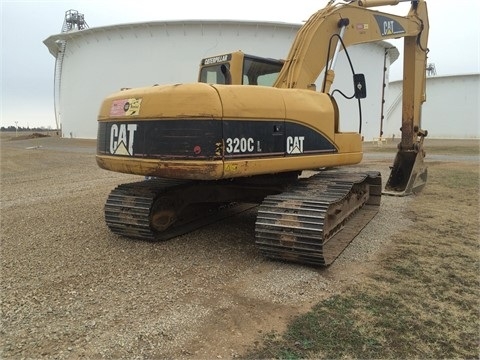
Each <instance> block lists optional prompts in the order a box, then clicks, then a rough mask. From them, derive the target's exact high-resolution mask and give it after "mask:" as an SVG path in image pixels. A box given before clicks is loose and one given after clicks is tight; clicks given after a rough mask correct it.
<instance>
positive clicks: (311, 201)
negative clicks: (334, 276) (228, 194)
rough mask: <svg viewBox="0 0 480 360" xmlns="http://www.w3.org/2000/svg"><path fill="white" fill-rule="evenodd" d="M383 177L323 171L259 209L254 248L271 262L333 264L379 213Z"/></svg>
mask: <svg viewBox="0 0 480 360" xmlns="http://www.w3.org/2000/svg"><path fill="white" fill-rule="evenodd" d="M381 194H382V180H381V175H380V173H377V172H367V173H348V172H331V173H330V172H322V173H319V174H316V175H314V176H312V177H310V178H308V179H302V181H301V182H299V184H298V185H296V186H295V187H292V188H291V189H290V190H288V189H287V190H286V191H284V192H282V193H281V194H278V195H270V196H267V197H266V198H265V199H264V201H263V202H262V204H261V205H260V207H259V209H258V215H257V221H256V224H255V238H256V244H257V246H258V248H259V249H260V252H261V253H262V254H263V255H264V256H266V257H268V258H271V259H275V260H285V261H293V262H299V263H303V264H309V265H316V266H319V265H322V266H326V265H329V264H331V263H332V262H333V261H334V260H335V259H336V258H337V257H338V256H339V255H340V253H341V252H342V251H343V250H344V249H345V248H346V247H347V246H348V244H349V243H350V242H351V241H352V240H353V238H355V236H356V235H357V234H358V233H359V232H360V231H361V230H362V229H363V227H364V226H365V225H366V224H368V222H369V221H370V220H371V219H372V218H373V217H374V216H375V214H376V213H377V212H378V208H379V206H380V199H381Z"/></svg>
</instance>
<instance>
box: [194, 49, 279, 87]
mask: <svg viewBox="0 0 480 360" xmlns="http://www.w3.org/2000/svg"><path fill="white" fill-rule="evenodd" d="M282 66H283V61H280V60H274V59H264V58H260V57H256V56H251V55H245V57H244V59H243V66H242V85H262V86H272V85H273V83H274V82H275V80H276V79H277V77H278V73H279V72H280V70H281V69H282ZM231 78H232V76H231V74H230V62H228V61H227V62H222V63H215V64H212V65H204V66H203V67H202V68H201V70H200V76H199V81H200V82H203V83H208V84H231Z"/></svg>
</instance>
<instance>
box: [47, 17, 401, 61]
mask: <svg viewBox="0 0 480 360" xmlns="http://www.w3.org/2000/svg"><path fill="white" fill-rule="evenodd" d="M186 25H198V26H199V27H200V28H202V27H203V26H212V25H213V26H218V27H220V29H221V27H222V26H228V27H231V26H235V25H237V26H239V30H240V26H249V27H251V26H257V27H258V28H259V30H260V29H261V28H272V29H277V28H290V29H291V30H292V31H295V32H297V31H298V29H300V27H301V26H302V24H295V23H285V22H274V21H251V20H245V21H244V20H242V21H239V20H168V21H150V22H140V23H127V24H117V25H108V26H99V27H93V28H88V29H83V30H71V31H68V32H64V33H60V34H56V35H51V36H49V37H48V38H46V39H45V40H44V41H43V43H44V44H45V45H46V46H47V48H48V50H49V51H50V53H51V54H52V55H53V56H54V57H55V58H56V57H57V56H58V53H59V51H60V49H61V43H62V42H64V41H68V40H73V39H77V38H82V37H88V36H94V35H95V34H99V33H104V32H109V31H115V30H120V31H132V30H133V31H134V30H136V29H151V28H158V27H160V28H163V29H164V30H165V31H167V32H168V28H169V27H170V28H173V27H183V26H186ZM372 44H378V45H379V46H382V47H383V48H385V49H388V50H389V51H388V54H389V56H390V63H391V64H393V63H394V62H395V61H396V60H397V59H398V57H399V55H400V54H399V52H398V49H397V48H396V47H395V46H394V45H392V44H390V43H389V42H387V41H379V42H375V43H372Z"/></svg>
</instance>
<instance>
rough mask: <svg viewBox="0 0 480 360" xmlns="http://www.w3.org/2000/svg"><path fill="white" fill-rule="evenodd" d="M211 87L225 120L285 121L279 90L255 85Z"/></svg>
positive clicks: (283, 106)
mask: <svg viewBox="0 0 480 360" xmlns="http://www.w3.org/2000/svg"><path fill="white" fill-rule="evenodd" d="M212 86H213V87H214V88H215V89H216V90H217V91H218V94H219V96H220V98H221V101H222V105H223V116H224V117H225V118H226V119H235V118H241V119H248V120H256V119H258V120H267V119H275V120H283V119H285V104H284V102H283V95H282V91H281V90H280V89H275V88H271V87H266V86H256V85H255V86H254V85H212Z"/></svg>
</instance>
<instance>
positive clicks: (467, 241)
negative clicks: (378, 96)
mask: <svg viewBox="0 0 480 360" xmlns="http://www.w3.org/2000/svg"><path fill="white" fill-rule="evenodd" d="M429 171H430V177H429V183H428V185H427V187H426V188H425V190H424V192H423V193H422V194H420V195H418V196H417V198H416V199H415V201H413V202H412V206H411V209H410V212H409V216H410V217H411V219H412V220H413V221H414V225H413V227H412V228H411V229H410V230H409V231H407V232H404V233H401V234H397V235H396V236H395V237H394V242H393V244H394V245H393V246H392V248H391V249H390V250H389V251H388V252H386V253H384V254H382V258H381V259H380V265H379V267H378V268H377V269H376V270H375V271H374V272H372V273H371V274H370V275H369V276H368V277H367V278H366V279H365V281H364V282H363V283H361V284H357V285H355V286H353V287H351V288H350V289H349V290H348V291H347V292H345V293H342V294H339V295H337V296H334V297H332V298H330V299H327V300H325V301H323V302H321V303H319V304H317V305H316V306H315V307H314V308H313V309H312V310H311V311H310V312H309V313H307V314H305V315H303V316H300V317H298V318H296V319H295V320H294V321H293V322H292V323H291V324H290V326H289V328H288V330H287V331H286V333H284V334H282V335H279V334H270V335H269V336H267V337H266V338H265V339H264V343H263V344H262V345H261V346H260V347H258V348H257V349H256V350H253V351H252V352H251V353H249V354H248V355H247V356H246V357H248V358H290V359H296V358H435V359H439V358H477V359H478V358H479V354H480V351H479V340H480V336H479V330H480V327H479V326H480V320H479V299H480V297H479V296H480V291H479V289H480V288H479V265H480V261H479V260H480V256H479V255H480V252H479V167H478V164H472V163H471V164H468V163H458V164H454V163H437V164H430V169H429Z"/></svg>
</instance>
